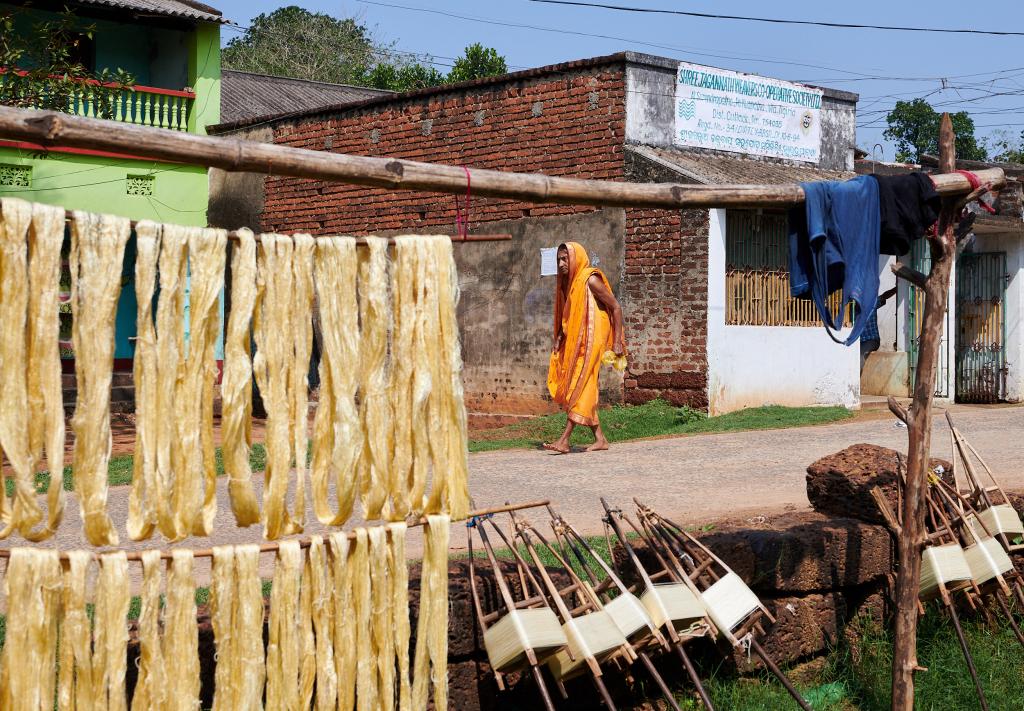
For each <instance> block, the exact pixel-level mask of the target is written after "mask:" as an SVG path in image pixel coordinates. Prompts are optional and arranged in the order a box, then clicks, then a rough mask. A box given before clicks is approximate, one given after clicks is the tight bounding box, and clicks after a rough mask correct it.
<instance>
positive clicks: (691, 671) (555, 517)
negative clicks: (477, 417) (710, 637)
mask: <svg viewBox="0 0 1024 711" xmlns="http://www.w3.org/2000/svg"><path fill="white" fill-rule="evenodd" d="M602 503H603V499H602ZM548 512H549V513H550V514H551V517H552V520H551V527H552V529H553V530H554V531H555V536H556V537H559V535H560V534H559V530H561V531H563V532H564V535H565V537H566V544H567V545H568V546H569V549H570V550H571V551H572V552H573V553H574V554H575V556H576V560H577V562H578V564H579V565H580V567H581V568H582V569H583V570H584V571H585V572H586V573H587V575H588V576H589V577H591V578H592V580H593V581H594V583H595V584H596V580H595V578H596V576H595V575H594V574H593V572H592V570H591V565H590V564H588V562H587V561H586V556H584V555H583V551H585V552H586V553H587V554H588V555H589V556H590V557H591V559H592V560H594V561H596V562H597V564H598V566H599V567H600V568H601V569H602V570H603V571H604V573H605V574H606V575H607V576H608V580H609V581H610V582H611V583H612V584H613V585H614V586H615V587H616V588H618V589H619V593H620V594H628V595H632V594H633V592H632V591H631V590H630V589H629V588H628V587H627V586H626V585H625V583H623V582H622V580H621V579H620V578H619V576H618V575H617V574H616V572H615V570H614V568H613V567H612V566H610V565H609V564H607V563H605V562H604V560H603V559H602V558H601V557H600V556H599V555H598V554H597V552H596V551H595V550H594V549H593V548H592V547H591V546H590V544H589V543H588V542H587V540H586V539H585V538H584V537H583V536H582V535H581V534H580V533H579V531H577V530H576V529H575V528H574V527H573V526H572V524H570V523H569V522H568V521H566V520H565V519H564V518H562V516H561V515H560V514H558V513H557V512H556V511H555V510H554V509H553V508H552V507H551V506H550V505H549V506H548ZM570 539H571V540H570ZM571 541H575V545H574V544H573V543H572V542H571ZM610 587H611V585H608V586H606V588H605V590H607V589H609V588H610ZM599 594H600V592H599ZM648 621H649V622H651V625H654V624H655V623H653V622H652V621H650V620H648ZM669 628H670V629H672V626H671V625H669ZM649 629H650V632H651V634H649V635H647V639H646V640H645V641H641V642H639V643H637V644H636V645H635V646H636V647H637V653H638V654H639V656H640V660H641V661H642V662H643V664H644V666H645V667H646V668H647V671H648V673H649V674H650V675H651V677H652V678H653V679H654V681H655V683H656V684H657V685H658V688H659V689H660V690H661V692H662V695H663V696H664V697H665V699H666V700H667V702H668V704H669V705H670V706H671V707H672V708H673V709H678V708H679V705H678V704H677V703H676V700H675V697H674V696H673V695H672V693H671V691H669V689H668V687H667V685H666V684H665V682H664V680H663V679H662V677H661V675H660V674H659V673H658V671H657V669H655V667H654V663H653V662H652V661H651V659H650V655H649V654H648V653H647V651H646V650H647V648H650V647H653V648H658V647H660V648H662V649H664V650H672V649H675V648H676V647H677V646H678V652H679V654H680V655H681V657H682V660H683V662H684V663H683V666H684V669H685V671H686V673H687V674H688V675H689V677H690V681H692V682H693V685H694V688H695V689H696V690H697V694H698V695H699V696H700V698H701V701H703V703H704V706H705V708H707V710H708V711H714V706H713V705H712V703H711V698H710V697H709V696H708V693H707V690H706V689H705V688H704V684H703V682H702V681H701V679H700V676H699V675H698V674H697V670H696V668H695V667H694V666H693V663H692V662H691V661H690V658H689V656H687V654H686V652H685V651H684V650H683V649H682V645H681V643H680V642H679V641H678V640H676V641H674V642H670V641H669V640H667V639H665V637H664V635H663V634H662V633H661V632H660V631H659V629H658V628H657V627H656V626H649ZM623 631H625V630H623ZM673 632H674V629H673Z"/></svg>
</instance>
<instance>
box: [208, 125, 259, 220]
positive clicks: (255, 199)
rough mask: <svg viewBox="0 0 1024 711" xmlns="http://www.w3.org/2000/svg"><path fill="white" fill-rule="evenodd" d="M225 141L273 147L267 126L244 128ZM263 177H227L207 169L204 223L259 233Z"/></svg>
mask: <svg viewBox="0 0 1024 711" xmlns="http://www.w3.org/2000/svg"><path fill="white" fill-rule="evenodd" d="M226 137H227V138H237V139H239V140H243V141H255V142H257V143H273V142H274V129H273V128H271V127H270V126H257V127H255V128H245V129H242V130H239V131H234V132H231V133H229V134H226ZM265 181H266V176H264V175H262V174H260V173H229V172H226V171H223V170H220V169H219V168H210V206H209V207H208V208H207V219H208V220H209V222H210V226H211V227H224V228H227V229H231V230H233V229H236V228H239V227H248V228H249V229H251V230H253V231H259V229H260V215H261V214H262V213H263V202H264V200H265V199H266V191H265V188H264V185H265V184H266V183H265Z"/></svg>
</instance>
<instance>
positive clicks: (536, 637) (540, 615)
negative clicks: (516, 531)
mask: <svg viewBox="0 0 1024 711" xmlns="http://www.w3.org/2000/svg"><path fill="white" fill-rule="evenodd" d="M487 523H489V524H490V525H491V527H492V528H493V529H494V531H495V532H496V533H497V534H498V535H499V536H500V537H501V538H502V540H504V541H508V538H507V537H506V536H505V534H504V532H503V531H502V530H501V529H500V528H499V527H498V525H497V524H496V523H495V522H494V519H493V516H491V515H486V516H473V517H471V518H470V519H469V521H467V523H466V527H467V528H468V529H469V530H468V535H467V539H468V542H469V582H470V593H471V595H472V598H473V610H474V612H475V614H476V620H477V624H479V625H480V629H481V630H482V631H483V633H484V647H485V649H486V650H487V657H488V660H489V661H490V664H491V669H492V670H493V671H494V676H495V679H496V681H497V683H498V688H499V689H502V690H504V689H505V675H506V674H508V673H510V672H515V671H519V670H520V669H525V668H527V667H529V669H530V673H531V675H532V676H533V680H534V682H535V683H536V684H537V689H538V691H539V692H540V695H541V699H542V700H543V702H544V706H545V708H547V709H548V711H554V708H555V707H554V702H553V701H552V700H551V695H550V694H549V693H548V688H547V685H546V684H545V682H544V676H543V674H542V673H541V665H542V664H545V663H546V662H547V659H548V657H550V656H552V655H554V654H555V653H556V652H558V651H559V650H561V649H564V648H565V647H566V645H567V644H568V640H567V639H566V636H565V632H563V631H562V627H561V624H560V623H559V621H558V617H556V616H555V613H554V612H553V611H552V610H551V608H550V607H549V606H548V604H547V599H546V598H545V597H544V590H543V588H542V587H541V585H540V583H539V582H538V581H537V578H536V577H535V576H534V575H533V573H532V572H531V571H530V568H529V566H528V565H527V564H526V561H525V560H523V559H522V557H521V556H520V555H519V552H518V551H517V550H515V547H514V546H511V545H509V548H510V549H511V550H512V551H513V555H514V563H515V566H516V574H517V576H518V578H519V582H520V591H521V599H518V600H517V599H516V596H515V595H514V594H513V591H512V589H511V588H510V587H509V584H508V581H507V580H506V579H505V575H504V573H503V572H502V569H501V566H500V565H499V563H498V558H497V556H496V554H495V552H494V547H493V546H492V545H491V540H490V537H489V536H488V535H487V531H486V530H485V524H487ZM474 533H475V534H476V537H478V538H479V539H480V543H481V545H482V546H483V550H484V554H485V556H486V558H487V561H488V563H489V567H490V570H491V574H492V575H493V577H494V584H495V586H496V587H497V589H498V597H499V602H498V606H497V608H496V609H494V610H491V611H490V612H484V607H483V598H484V585H485V583H484V580H483V579H481V577H480V575H479V573H478V572H477V564H476V554H475V552H474V546H473V539H474Z"/></svg>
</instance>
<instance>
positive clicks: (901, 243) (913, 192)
mask: <svg viewBox="0 0 1024 711" xmlns="http://www.w3.org/2000/svg"><path fill="white" fill-rule="evenodd" d="M871 177H872V178H874V179H875V180H876V181H878V207H879V213H880V220H881V237H880V244H879V250H880V253H881V254H894V255H896V256H897V257H900V256H903V255H904V254H906V253H907V252H909V251H910V243H911V242H913V241H914V240H916V239H920V238H921V237H923V236H924V233H925V232H927V231H928V230H929V228H931V226H932V225H934V224H935V221H936V220H938V219H939V209H940V208H941V200H940V198H939V193H938V191H936V190H935V184H934V183H932V179H931V178H929V177H928V176H927V175H926V174H924V173H922V172H920V171H917V172H914V173H907V174H905V175H872V176H871Z"/></svg>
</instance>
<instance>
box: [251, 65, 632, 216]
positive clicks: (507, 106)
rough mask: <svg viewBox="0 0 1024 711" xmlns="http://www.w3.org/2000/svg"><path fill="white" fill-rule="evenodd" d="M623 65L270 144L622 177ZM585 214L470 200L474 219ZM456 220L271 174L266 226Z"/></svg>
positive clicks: (444, 200)
mask: <svg viewBox="0 0 1024 711" xmlns="http://www.w3.org/2000/svg"><path fill="white" fill-rule="evenodd" d="M623 72H624V67H623V65H622V63H621V62H619V63H612V64H609V65H605V66H593V67H584V68H579V69H574V70H566V71H560V72H553V73H548V74H546V75H541V76H535V77H531V78H526V79H520V80H516V81H510V82H503V83H498V84H484V85H481V86H473V87H468V88H464V89H458V90H453V91H451V92H446V93H442V94H436V95H428V96H422V97H413V98H409V99H405V100H401V101H397V102H388V103H377V104H374V105H369V106H365V107H363V108H358V109H350V110H348V111H343V112H339V113H336V114H333V115H321V116H314V117H309V118H305V119H297V120H295V121H292V122H287V123H282V124H279V125H277V126H276V127H275V130H274V142H275V143H278V144H282V145H289V146H296V147H301V148H310V149H315V150H330V151H335V152H343V153H350V154H354V155H368V156H389V157H395V158H405V159H410V160H422V161H429V162H434V163H446V164H450V165H467V166H469V168H470V169H472V168H489V169H496V170H507V171H516V172H528V173H529V172H541V173H545V174H547V175H557V176H566V177H574V178H587V179H602V180H618V179H621V178H622V176H623V161H622V146H623V143H624V131H625V99H624V96H625V93H624V92H625V89H624V79H623ZM592 209H593V208H590V207H574V206H564V205H532V204H525V203H519V202H514V201H510V200H483V199H474V200H473V201H472V211H471V216H472V220H473V223H474V224H476V223H479V222H486V221H492V220H508V219H516V218H519V217H524V216H531V215H532V216H535V217H537V216H548V215H564V214H570V213H573V212H584V211H591V210H592ZM454 222H455V199H454V197H453V196H451V195H438V194H432V193H421V192H412V191H401V192H389V191H386V190H379V189H372V188H364V187H358V186H346V185H337V184H332V183H325V182H320V181H312V180H302V179H294V178H281V177H270V178H268V179H267V182H266V202H265V204H264V210H263V215H262V225H261V226H262V228H263V229H264V230H281V231H284V230H287V231H295V230H308V231H310V232H313V233H315V234H316V233H319V234H325V233H348V234H366V233H373V232H380V231H385V230H394V229H415V230H422V229H427V228H431V227H435V228H436V227H439V226H443V227H447V226H450V225H452V224H453V223H454Z"/></svg>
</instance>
